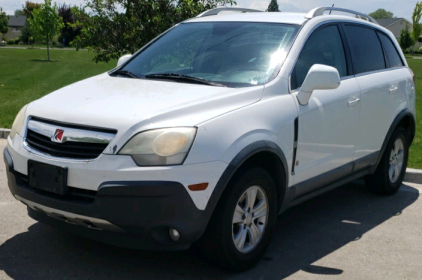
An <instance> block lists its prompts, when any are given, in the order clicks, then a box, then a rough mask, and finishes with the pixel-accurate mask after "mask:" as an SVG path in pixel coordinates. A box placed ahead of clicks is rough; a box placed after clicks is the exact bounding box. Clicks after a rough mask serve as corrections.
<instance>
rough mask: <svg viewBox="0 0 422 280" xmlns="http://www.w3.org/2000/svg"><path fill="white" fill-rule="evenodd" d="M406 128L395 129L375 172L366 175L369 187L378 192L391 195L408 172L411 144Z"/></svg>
mask: <svg viewBox="0 0 422 280" xmlns="http://www.w3.org/2000/svg"><path fill="white" fill-rule="evenodd" d="M406 135H407V134H406V130H405V129H404V128H403V127H399V128H397V129H396V131H394V133H393V135H392V137H391V139H390V141H389V142H388V144H387V147H386V149H385V151H384V154H383V155H382V158H381V161H380V163H379V165H378V167H377V170H376V171H375V173H374V174H372V175H368V176H366V177H365V183H366V186H367V188H368V189H369V190H370V191H372V192H374V193H377V194H384V195H391V194H394V193H395V192H397V191H398V190H399V188H400V186H401V184H402V181H403V178H404V175H405V173H406V167H407V158H408V155H409V146H408V141H407V137H406Z"/></svg>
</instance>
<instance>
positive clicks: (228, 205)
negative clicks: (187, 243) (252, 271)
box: [200, 167, 277, 270]
mask: <svg viewBox="0 0 422 280" xmlns="http://www.w3.org/2000/svg"><path fill="white" fill-rule="evenodd" d="M227 188H229V189H228V191H227V192H225V193H224V194H223V196H222V197H221V200H220V202H219V203H218V204H217V207H216V209H215V213H214V214H213V217H212V218H211V221H210V224H209V226H208V228H207V231H206V233H205V234H204V237H203V240H202V241H201V242H200V248H201V251H202V252H203V253H204V254H205V256H206V257H208V258H209V259H210V260H211V261H213V262H215V263H217V264H218V265H220V266H223V267H225V268H228V269H233V270H245V269H248V268H251V267H252V266H253V265H254V264H256V263H257V262H258V261H259V259H260V258H261V257H262V255H263V254H264V253H265V250H266V249H267V247H268V244H269V242H270V239H271V235H272V231H273V229H274V226H275V223H276V220H277V192H276V189H275V183H274V180H273V179H272V177H271V176H270V175H269V174H268V172H267V171H265V170H264V169H262V168H257V167H255V168H250V169H247V170H244V171H243V172H240V173H239V174H238V175H237V176H236V177H235V178H234V179H233V181H232V182H231V183H230V184H229V185H228V186H227Z"/></svg>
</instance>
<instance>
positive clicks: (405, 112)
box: [371, 108, 416, 173]
mask: <svg viewBox="0 0 422 280" xmlns="http://www.w3.org/2000/svg"><path fill="white" fill-rule="evenodd" d="M405 117H410V120H411V121H410V138H409V140H410V141H409V146H410V145H411V144H412V141H413V138H414V137H415V130H416V121H415V116H414V115H413V113H412V112H411V111H410V110H409V109H408V108H406V109H403V110H402V111H400V113H399V114H398V115H397V116H396V118H395V119H394V121H393V123H392V124H391V126H390V129H389V130H388V132H387V135H386V136H385V139H384V143H383V144H382V147H381V151H380V154H379V156H378V160H377V162H376V164H375V165H374V166H373V167H372V169H371V173H374V172H375V170H377V168H378V164H379V163H380V161H381V158H382V156H383V154H384V152H385V149H386V148H387V144H388V142H389V141H390V138H391V136H392V135H393V133H394V131H395V130H396V128H397V127H398V125H399V124H400V122H401V121H402V120H403V119H404V118H405Z"/></svg>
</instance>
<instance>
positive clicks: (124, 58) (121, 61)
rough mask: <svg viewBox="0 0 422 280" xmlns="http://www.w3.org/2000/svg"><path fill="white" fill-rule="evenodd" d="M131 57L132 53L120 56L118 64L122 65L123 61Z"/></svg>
mask: <svg viewBox="0 0 422 280" xmlns="http://www.w3.org/2000/svg"><path fill="white" fill-rule="evenodd" d="M131 57H132V55H131V54H125V55H124V56H122V57H120V58H119V61H117V66H120V65H122V64H123V63H125V62H126V61H127V60H128V59H129V58H131Z"/></svg>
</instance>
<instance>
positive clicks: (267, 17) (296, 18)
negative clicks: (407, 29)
mask: <svg viewBox="0 0 422 280" xmlns="http://www.w3.org/2000/svg"><path fill="white" fill-rule="evenodd" d="M309 20H315V21H318V22H321V21H334V20H338V21H353V22H357V23H366V24H369V25H372V26H374V27H378V28H380V26H379V25H378V24H374V23H370V22H369V21H367V20H365V19H361V18H356V17H352V16H348V15H339V14H333V15H329V14H324V15H321V16H316V17H314V18H312V19H309V18H307V14H306V13H288V12H274V13H269V12H256V13H238V12H231V11H227V12H225V13H223V12H221V13H219V14H218V15H212V16H204V17H196V18H191V19H188V20H186V21H184V23H186V22H216V21H225V22H228V21H232V22H273V23H286V24H295V25H303V24H304V23H306V22H307V21H309Z"/></svg>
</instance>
